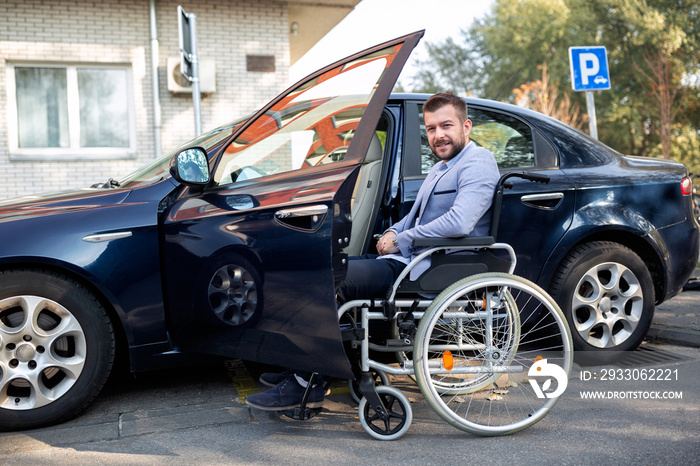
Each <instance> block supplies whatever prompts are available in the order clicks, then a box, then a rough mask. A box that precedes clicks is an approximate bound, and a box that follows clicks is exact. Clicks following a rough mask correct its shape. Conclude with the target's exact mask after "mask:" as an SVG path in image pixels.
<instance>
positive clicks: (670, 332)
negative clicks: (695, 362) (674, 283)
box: [647, 268, 700, 348]
mask: <svg viewBox="0 0 700 466" xmlns="http://www.w3.org/2000/svg"><path fill="white" fill-rule="evenodd" d="M699 298H700V268H697V269H695V273H694V274H693V276H692V277H691V279H690V280H688V283H687V284H686V286H685V288H684V290H683V291H682V292H681V293H680V294H678V295H677V296H675V297H674V298H672V299H670V300H668V301H666V302H664V303H662V304H661V305H659V306H657V307H656V310H655V311H654V320H653V321H652V324H651V328H650V329H649V333H648V334H647V337H648V339H650V340H657V341H660V342H666V343H671V344H674V345H681V346H691V347H694V348H700V306H699V303H700V299H699Z"/></svg>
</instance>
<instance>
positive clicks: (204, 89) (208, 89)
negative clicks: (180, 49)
mask: <svg viewBox="0 0 700 466" xmlns="http://www.w3.org/2000/svg"><path fill="white" fill-rule="evenodd" d="M167 71H168V90H169V91H170V92H172V93H173V94H192V83H191V82H190V81H189V80H188V79H187V78H186V77H184V76H183V75H182V73H180V58H168V70H167ZM199 92H201V93H202V94H211V93H212V92H216V62H214V60H200V61H199Z"/></svg>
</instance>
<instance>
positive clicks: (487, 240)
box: [413, 236, 496, 248]
mask: <svg viewBox="0 0 700 466" xmlns="http://www.w3.org/2000/svg"><path fill="white" fill-rule="evenodd" d="M495 242H496V240H495V239H494V237H493V236H465V237H464V238H415V239H414V240H413V246H415V247H452V248H454V247H460V246H466V247H470V246H491V245H492V244H494V243H495Z"/></svg>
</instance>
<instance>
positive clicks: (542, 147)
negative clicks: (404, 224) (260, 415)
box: [0, 33, 698, 429]
mask: <svg viewBox="0 0 700 466" xmlns="http://www.w3.org/2000/svg"><path fill="white" fill-rule="evenodd" d="M420 36H421V33H417V34H413V35H409V36H406V37H403V38H400V39H397V40H395V41H392V42H389V43H386V44H382V45H379V46H377V47H374V48H372V49H370V50H368V51H365V52H362V53H360V54H357V55H355V56H353V57H350V58H348V59H346V60H343V61H342V62H338V63H336V64H333V65H330V66H329V67H327V68H325V69H323V70H321V71H319V72H317V73H315V74H313V75H311V76H310V77H309V78H307V79H305V80H303V81H301V82H300V83H299V84H298V85H295V86H293V87H292V88H290V89H289V90H288V91H286V92H285V93H283V94H281V95H280V96H279V97H277V98H276V99H275V100H273V101H272V102H270V103H269V104H268V105H266V106H265V107H263V108H262V109H261V110H260V111H259V112H257V113H256V114H255V115H253V116H251V117H248V118H244V119H241V120H239V121H236V122H234V123H232V124H230V125H227V126H224V127H220V128H217V129H215V130H213V131H210V132H209V133H207V134H205V135H203V136H201V137H198V138H197V139H195V140H193V141H191V142H190V143H188V144H186V145H185V146H183V147H181V148H179V149H177V150H175V151H173V152H171V153H170V154H167V155H166V156H164V157H163V158H162V159H160V160H157V161H155V162H154V163H153V164H151V165H149V166H147V167H144V168H143V169H142V170H139V171H137V172H135V173H133V174H131V175H129V176H127V177H126V178H124V179H122V180H119V181H118V182H117V181H113V180H110V182H107V183H105V184H104V185H98V186H96V187H93V188H89V189H83V190H76V191H70V192H63V193H57V194H48V195H37V196H31V197H25V198H22V199H14V200H10V201H5V202H2V203H0V428H2V429H27V428H33V427H38V426H42V425H46V424H51V423H56V422H61V421H64V420H66V419H68V418H70V417H72V416H75V415H76V414H77V413H79V412H80V411H81V410H82V409H83V408H85V407H86V406H87V405H88V404H89V403H90V401H91V400H92V399H93V398H94V397H95V396H96V395H97V393H98V392H99V390H100V389H101V387H102V386H103V384H104V383H105V381H106V379H107V377H108V375H109V373H110V371H111V369H112V365H113V362H114V360H115V358H116V357H117V355H120V356H122V357H123V358H124V359H125V360H127V361H128V364H129V367H130V369H131V370H132V371H146V370H152V369H156V368H162V367H164V366H166V365H174V364H182V363H185V362H188V361H189V360H191V359H192V357H194V356H197V357H201V356H202V355H212V354H213V355H223V356H226V357H233V358H240V359H245V360H251V361H260V362H264V363H271V364H276V365H282V366H288V367H296V368H309V369H314V370H317V371H319V372H322V373H324V374H328V375H331V376H337V377H344V378H352V377H353V375H352V370H351V366H350V363H349V361H348V359H347V357H346V355H345V351H344V348H343V345H342V340H341V336H340V330H339V326H338V319H337V314H336V304H335V292H334V290H335V285H336V284H337V283H338V282H339V281H340V280H342V278H343V277H344V274H345V271H346V264H347V257H348V255H357V254H361V253H365V252H372V251H374V247H375V246H374V241H375V240H374V236H375V235H376V234H378V233H381V232H382V231H383V230H384V229H385V228H387V227H388V226H389V225H390V224H391V223H393V222H394V221H396V220H398V219H399V218H401V216H402V215H403V214H405V213H406V212H407V211H408V210H409V208H410V205H411V203H412V202H413V201H414V199H415V196H416V193H417V191H418V187H419V185H420V183H421V181H422V179H423V177H424V176H425V174H426V173H427V171H428V170H429V168H430V166H431V165H432V164H433V163H434V162H435V159H434V158H433V156H432V154H431V153H430V150H429V148H428V143H427V139H426V137H425V131H424V128H423V127H422V118H421V108H422V103H423V102H424V100H425V99H426V97H427V96H423V95H392V94H391V90H392V88H393V86H394V83H395V81H396V79H397V77H398V75H399V72H400V70H401V68H402V67H403V65H404V63H405V61H406V59H407V58H408V56H409V54H410V52H411V50H412V49H413V48H414V47H415V45H416V43H417V42H418V40H419V39H420ZM467 102H468V105H469V115H470V118H471V120H472V121H473V130H472V133H471V135H470V138H471V139H472V140H473V141H475V142H476V143H477V144H479V145H482V146H484V147H487V148H489V149H490V150H491V151H492V152H493V154H494V155H495V156H496V158H497V159H498V163H499V166H500V167H501V169H502V171H504V172H505V171H510V170H519V171H532V172H536V173H541V174H546V175H547V176H549V178H550V182H549V183H548V184H540V183H531V182H527V181H523V180H514V181H513V183H512V187H511V188H510V189H508V190H507V191H506V193H505V197H504V203H503V209H502V213H501V221H500V228H499V230H498V240H499V241H501V242H507V243H510V244H511V245H512V246H513V247H514V249H515V251H516V253H517V255H518V268H517V269H516V273H517V274H519V275H522V276H524V277H526V278H529V279H531V280H533V281H535V282H537V283H538V284H539V285H541V286H542V287H543V288H544V289H546V290H548V291H549V292H550V293H551V294H552V295H553V296H554V298H555V299H556V300H557V301H558V303H559V304H560V306H561V307H562V309H563V310H564V312H565V314H566V316H567V318H568V320H569V322H570V324H571V328H572V333H573V338H574V343H575V345H576V347H577V348H579V349H585V350H590V351H601V352H610V351H620V350H631V349H634V348H635V347H636V346H637V345H638V344H639V343H640V342H641V340H642V338H643V337H644V335H645V334H646V332H647V330H648V328H649V324H650V322H651V319H652V315H653V312H654V306H655V304H657V303H660V302H662V301H664V300H665V299H668V298H670V297H672V296H674V295H675V294H676V293H678V292H679V291H680V290H681V287H682V285H683V284H684V283H685V281H686V280H687V279H688V277H689V275H690V273H691V271H692V270H693V269H694V266H695V264H696V259H697V256H698V229H697V225H696V223H695V220H694V219H693V215H692V211H693V206H692V201H691V196H690V193H691V190H692V185H691V183H690V179H689V178H688V176H687V172H686V170H685V168H684V167H683V166H682V165H681V164H677V163H674V162H669V161H661V160H653V159H643V158H634V157H625V156H622V155H621V154H618V153H617V152H615V151H614V150H612V149H610V148H608V147H606V146H605V145H603V144H600V143H598V142H597V141H594V140H592V139H590V138H589V137H587V136H586V135H584V134H582V133H580V132H578V131H576V130H574V129H572V128H570V127H568V126H566V125H564V124H562V123H560V122H558V121H555V120H553V119H551V118H548V117H545V116H543V115H541V114H538V113H535V112H531V111H527V110H523V109H521V108H518V107H514V106H510V105H506V104H502V103H497V102H492V101H484V100H475V99H468V100H467Z"/></svg>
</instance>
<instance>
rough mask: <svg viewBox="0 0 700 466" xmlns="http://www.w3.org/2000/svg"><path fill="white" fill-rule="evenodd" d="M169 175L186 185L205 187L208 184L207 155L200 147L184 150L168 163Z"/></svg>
mask: <svg viewBox="0 0 700 466" xmlns="http://www.w3.org/2000/svg"><path fill="white" fill-rule="evenodd" d="M170 174H171V175H173V177H174V178H175V179H176V180H177V181H179V182H180V183H184V184H187V185H194V186H205V185H207V184H209V165H208V160H207V154H206V152H204V149H202V148H201V147H193V148H191V149H185V150H183V151H182V152H180V153H179V154H177V155H176V156H175V157H173V159H172V160H171V161H170Z"/></svg>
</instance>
